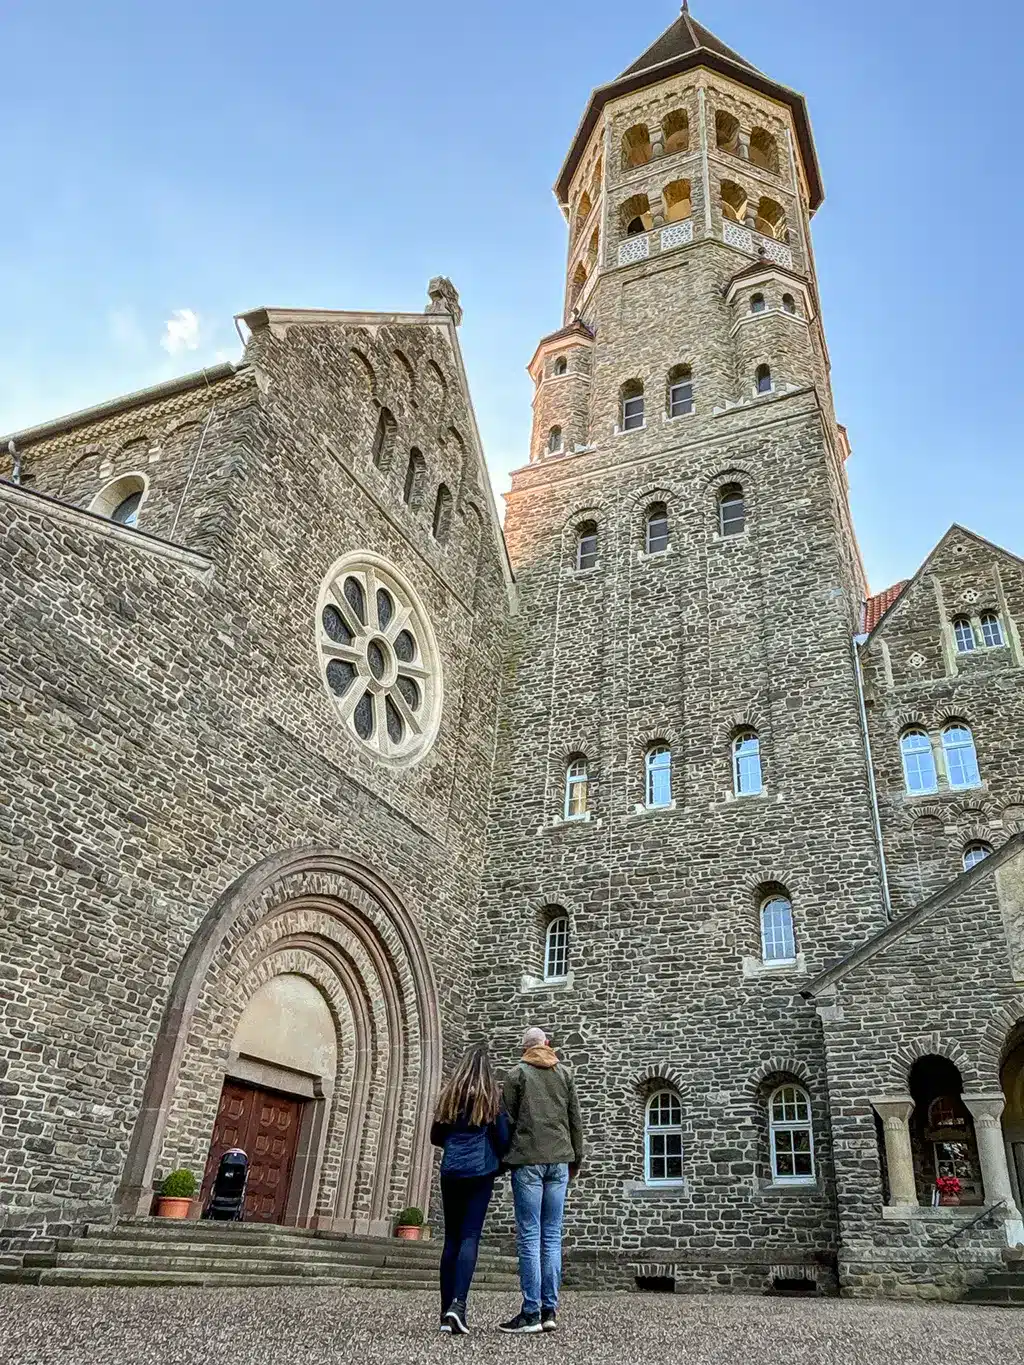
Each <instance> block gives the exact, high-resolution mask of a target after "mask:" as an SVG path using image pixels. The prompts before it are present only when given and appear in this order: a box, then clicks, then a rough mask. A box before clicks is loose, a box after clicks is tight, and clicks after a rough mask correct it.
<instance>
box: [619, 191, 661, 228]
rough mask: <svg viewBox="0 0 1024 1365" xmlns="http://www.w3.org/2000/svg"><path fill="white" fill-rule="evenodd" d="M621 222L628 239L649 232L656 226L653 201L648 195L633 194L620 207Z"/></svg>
mask: <svg viewBox="0 0 1024 1365" xmlns="http://www.w3.org/2000/svg"><path fill="white" fill-rule="evenodd" d="M619 221H620V222H621V224H622V227H623V229H624V230H625V233H626V236H627V237H635V236H636V234H637V233H638V232H649V231H650V230H651V228H652V227H653V226H654V219H653V217H652V216H651V201H650V200H649V199H648V197H647V195H646V194H631V195H630V197H629V198H628V199H627V200H626V202H625V203H624V204H621V205H620V206H619Z"/></svg>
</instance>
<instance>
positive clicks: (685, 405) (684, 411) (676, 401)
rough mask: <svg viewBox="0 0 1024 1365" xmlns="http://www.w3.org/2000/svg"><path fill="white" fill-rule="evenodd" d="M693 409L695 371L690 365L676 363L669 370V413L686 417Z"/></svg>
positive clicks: (673, 415)
mask: <svg viewBox="0 0 1024 1365" xmlns="http://www.w3.org/2000/svg"><path fill="white" fill-rule="evenodd" d="M692 411H693V373H692V371H691V370H690V367H689V365H675V366H673V368H672V369H671V370H669V372H668V415H669V417H686V416H687V415H688V414H689V413H691V412H692Z"/></svg>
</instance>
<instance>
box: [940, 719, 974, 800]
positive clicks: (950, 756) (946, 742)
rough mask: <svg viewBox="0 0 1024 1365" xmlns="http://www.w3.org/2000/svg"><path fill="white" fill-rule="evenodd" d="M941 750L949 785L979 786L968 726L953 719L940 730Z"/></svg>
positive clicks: (972, 739)
mask: <svg viewBox="0 0 1024 1365" xmlns="http://www.w3.org/2000/svg"><path fill="white" fill-rule="evenodd" d="M942 751H943V753H944V754H945V756H946V776H947V777H948V778H949V785H950V786H951V787H957V788H964V787H980V786H981V773H980V771H979V769H978V755H977V753H976V752H975V749H974V736H973V735H972V734H971V732H970V729H969V728H968V726H966V725H964V724H963V723H962V722H961V721H954V722H953V723H952V724H951V725H947V726H946V727H945V729H944V730H943V731H942Z"/></svg>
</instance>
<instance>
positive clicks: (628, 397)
mask: <svg viewBox="0 0 1024 1365" xmlns="http://www.w3.org/2000/svg"><path fill="white" fill-rule="evenodd" d="M643 425H644V386H643V384H642V383H641V382H640V380H639V379H630V380H629V381H628V382H627V383H625V384H623V386H622V388H621V389H620V390H619V430H620V431H639V430H640V428H641V427H642V426H643Z"/></svg>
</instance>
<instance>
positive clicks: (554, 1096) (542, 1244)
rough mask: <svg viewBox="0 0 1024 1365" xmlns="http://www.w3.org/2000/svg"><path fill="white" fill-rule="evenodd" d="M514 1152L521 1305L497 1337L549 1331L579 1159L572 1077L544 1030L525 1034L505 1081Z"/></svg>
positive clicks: (510, 1159)
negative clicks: (569, 1193)
mask: <svg viewBox="0 0 1024 1365" xmlns="http://www.w3.org/2000/svg"><path fill="white" fill-rule="evenodd" d="M505 1108H506V1109H507V1111H508V1116H509V1119H510V1120H511V1122H512V1145H511V1147H510V1148H509V1151H508V1155H507V1156H506V1157H505V1164H506V1165H507V1166H510V1167H511V1168H512V1197H513V1200H514V1202H515V1207H516V1245H517V1247H518V1250H519V1283H520V1285H521V1287H522V1291H523V1306H522V1308H521V1310H520V1311H519V1312H518V1313H517V1314H516V1316H515V1317H514V1318H511V1319H510V1320H509V1321H508V1322H503V1323H501V1324H500V1330H501V1331H502V1332H516V1333H520V1332H553V1331H554V1330H555V1326H556V1321H555V1315H556V1312H557V1309H558V1289H559V1286H560V1284H561V1282H562V1214H563V1212H564V1210H565V1193H566V1190H567V1189H568V1186H569V1181H570V1180H572V1179H573V1178H574V1177H575V1175H576V1173H577V1171H578V1170H579V1167H580V1162H581V1161H582V1160H583V1124H582V1123H581V1121H580V1106H579V1101H578V1100H577V1098H576V1086H575V1083H574V1081H573V1078H572V1072H571V1071H570V1070H569V1068H568V1067H567V1066H566V1065H565V1063H564V1062H560V1061H559V1060H558V1057H557V1055H556V1053H555V1050H554V1048H553V1047H551V1045H550V1044H549V1042H548V1040H547V1036H546V1035H545V1033H544V1030H543V1029H540V1028H528V1029H527V1030H526V1033H525V1034H524V1035H523V1056H522V1059H521V1060H520V1061H519V1063H518V1064H517V1065H516V1066H514V1067H513V1068H512V1070H511V1071H510V1072H509V1073H508V1075H507V1076H506V1078H505Z"/></svg>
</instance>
